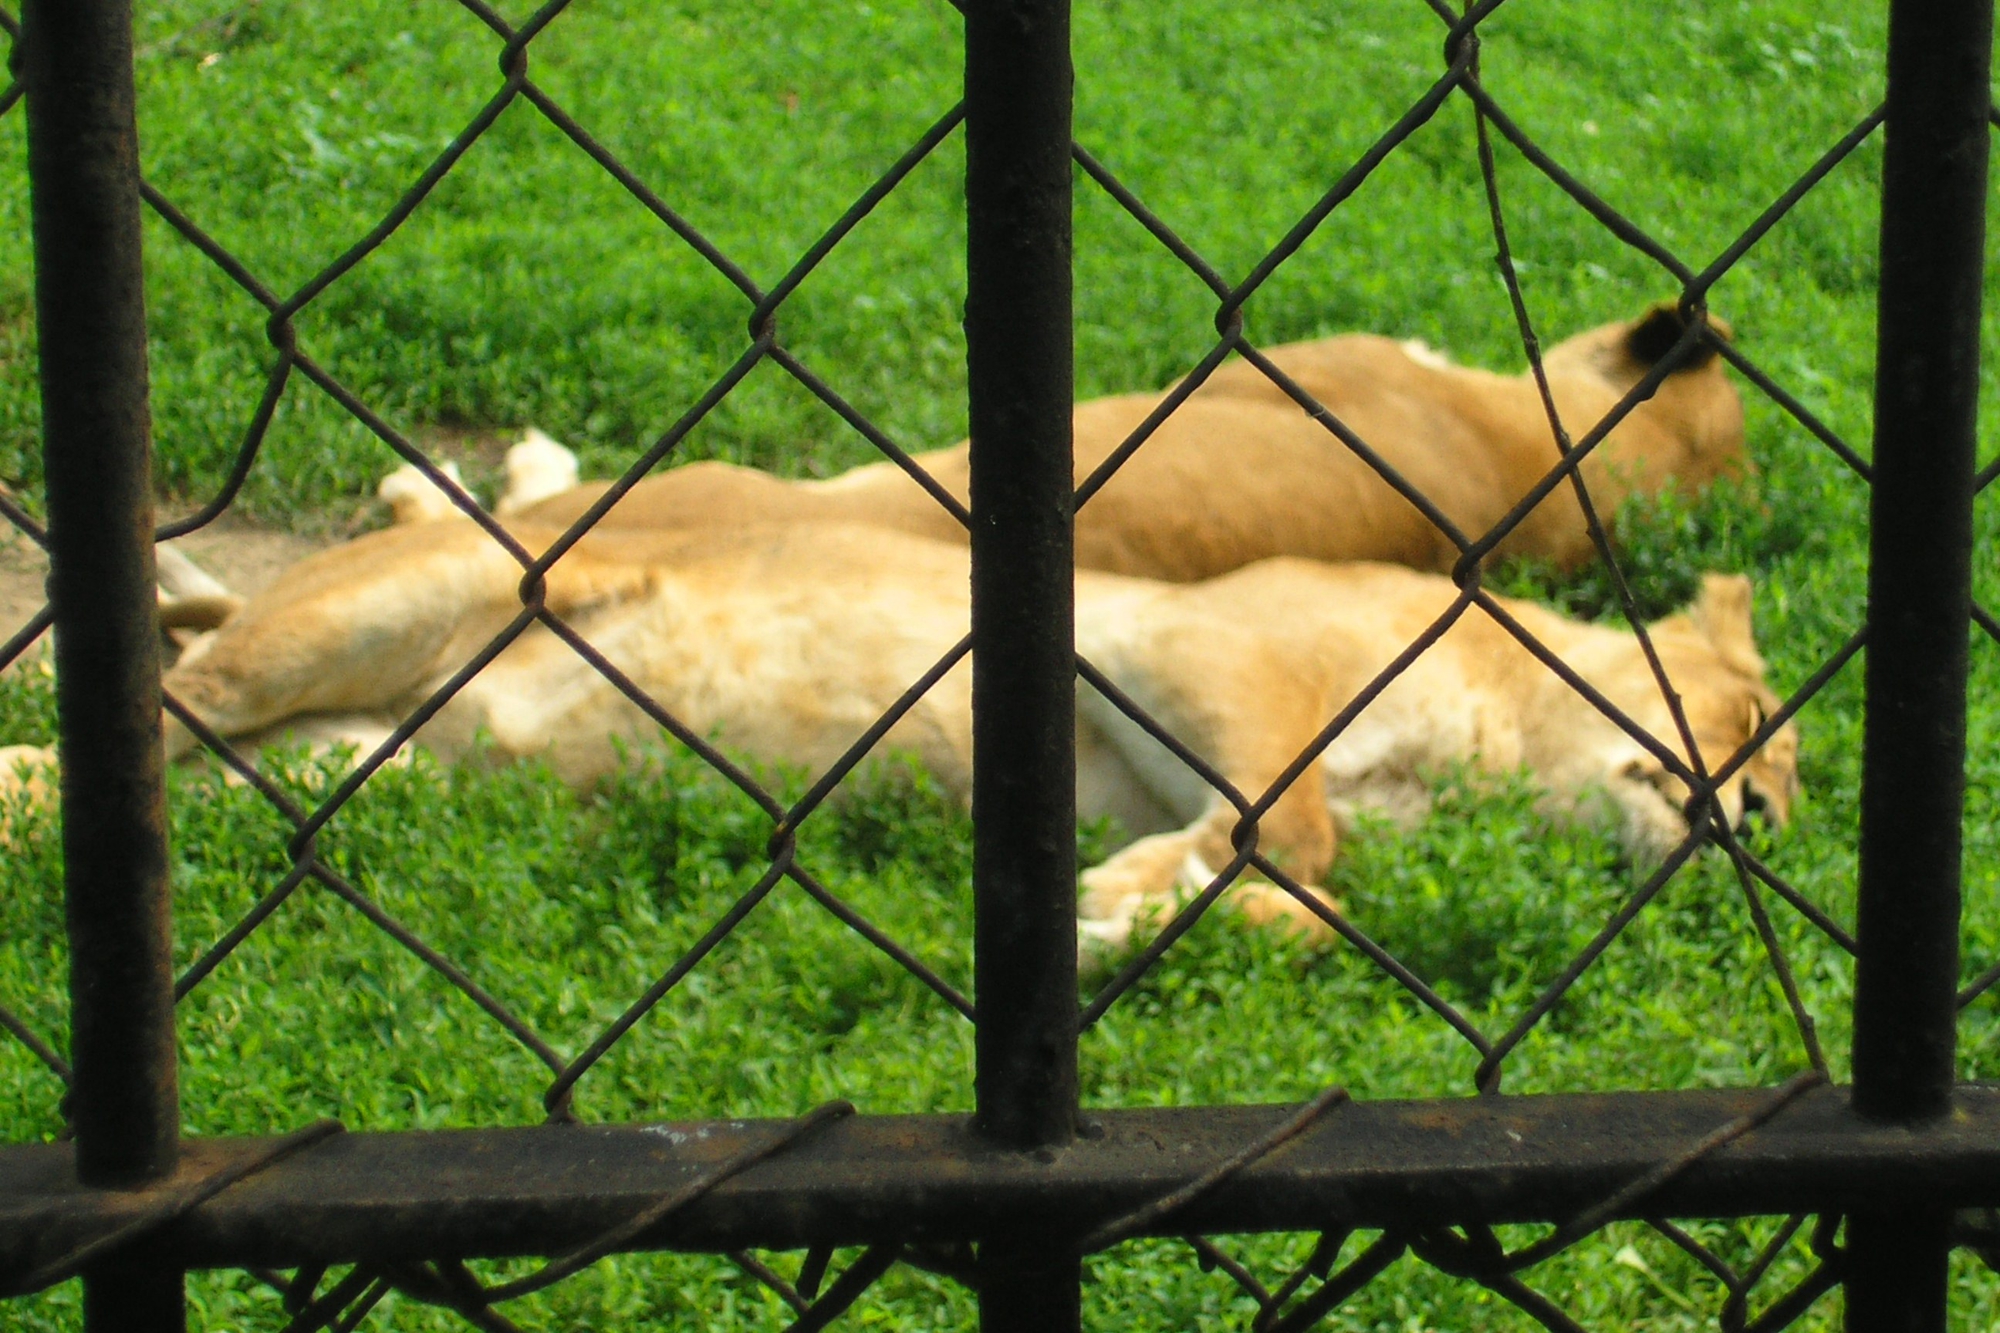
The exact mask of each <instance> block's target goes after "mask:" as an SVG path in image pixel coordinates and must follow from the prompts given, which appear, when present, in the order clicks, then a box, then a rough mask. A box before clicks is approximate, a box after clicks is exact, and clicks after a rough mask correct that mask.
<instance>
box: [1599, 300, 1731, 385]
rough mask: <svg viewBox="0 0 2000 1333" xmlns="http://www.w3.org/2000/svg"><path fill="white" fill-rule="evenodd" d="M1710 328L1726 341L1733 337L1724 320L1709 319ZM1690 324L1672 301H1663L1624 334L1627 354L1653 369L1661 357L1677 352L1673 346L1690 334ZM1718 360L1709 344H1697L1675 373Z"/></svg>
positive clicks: (1631, 325) (1633, 323)
mask: <svg viewBox="0 0 2000 1333" xmlns="http://www.w3.org/2000/svg"><path fill="white" fill-rule="evenodd" d="M1708 325H1709V327H1710V328H1712V329H1714V330H1716V332H1718V333H1720V334H1721V335H1722V336H1723V337H1724V338H1728V337H1729V336H1730V329H1729V326H1728V325H1727V324H1725V323H1723V322H1722V321H1721V320H1719V319H1716V318H1714V317H1710V319H1709V321H1708ZM1687 327H1688V322H1687V320H1685V319H1683V318H1682V317H1681V312H1680V307H1679V306H1677V305H1675V304H1674V303H1673V302H1672V301H1661V302H1659V303H1658V304H1656V305H1654V306H1652V307H1651V308H1650V309H1648V310H1647V311H1646V313H1645V314H1643V315H1641V316H1639V318H1637V319H1635V320H1633V321H1632V323H1631V324H1630V325H1629V326H1627V328H1626V330H1625V354H1626V355H1627V356H1629V357H1631V358H1632V360H1633V361H1635V362H1637V363H1638V364H1639V365H1641V366H1645V367H1651V366H1653V365H1655V364H1657V363H1658V361H1659V360H1660V358H1661V357H1663V356H1665V355H1666V354H1667V353H1668V352H1671V351H1673V350H1674V344H1675V343H1677V342H1679V341H1680V340H1681V335H1682V334H1683V333H1686V332H1687ZM1714 359H1715V349H1714V348H1713V347H1710V346H1709V345H1708V344H1707V343H1697V344H1695V348H1694V350H1693V351H1692V352H1690V353H1688V356H1687V359H1686V360H1684V361H1682V362H1681V363H1680V365H1679V366H1678V367H1676V371H1675V373H1679V372H1680V371H1683V370H1698V369H1700V368H1701V367H1703V366H1705V365H1707V364H1708V363H1709V362H1710V361H1713V360H1714Z"/></svg>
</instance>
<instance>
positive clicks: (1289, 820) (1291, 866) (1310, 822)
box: [1077, 772, 1340, 954]
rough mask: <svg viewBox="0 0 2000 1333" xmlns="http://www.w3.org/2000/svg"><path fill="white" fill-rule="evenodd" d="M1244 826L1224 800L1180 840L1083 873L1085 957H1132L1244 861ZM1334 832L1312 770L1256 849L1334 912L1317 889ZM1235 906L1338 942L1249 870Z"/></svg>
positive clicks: (1230, 894) (1260, 831)
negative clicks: (1136, 947)
mask: <svg viewBox="0 0 2000 1333" xmlns="http://www.w3.org/2000/svg"><path fill="white" fill-rule="evenodd" d="M1240 821H1241V816H1240V815H1239V814H1238V812H1237V810H1236V808H1235V806H1233V805H1231V804H1229V803H1228V802H1226V801H1224V800H1223V799H1222V798H1220V797H1217V798H1216V799H1215V800H1214V801H1213V802H1212V803H1211V804H1210V806H1209V808H1208V810H1207V812H1206V813H1204V814H1203V815H1202V817H1201V818H1200V819H1198V820H1196V821H1195V822H1194V823H1192V824H1190V825H1188V826H1187V827H1186V828H1182V829H1176V830H1174V831H1173V832H1171V833H1157V834H1154V835H1153V836H1152V837H1148V838H1141V839H1139V841H1137V842H1135V843H1132V844H1131V845H1130V846H1128V847H1126V848H1124V849H1123V850H1121V851H1119V852H1118V853H1117V854H1116V855H1114V856H1112V857H1111V859H1109V860H1108V861H1106V862H1104V863H1103V864H1102V865H1099V866H1095V867H1093V868H1091V869H1089V870H1086V871H1084V872H1083V875H1082V876H1081V883H1082V885H1083V897H1082V900H1081V901H1080V902H1079V903H1078V909H1077V914H1078V921H1077V934H1078V939H1079V944H1080V947H1081V949H1082V951H1083V952H1084V953H1085V954H1090V953H1093V952H1098V951H1102V952H1106V953H1115V952H1117V951H1119V950H1121V949H1124V948H1125V947H1126V946H1127V945H1128V944H1129V943H1130V942H1131V938H1132V932H1133V930H1134V928H1135V927H1136V926H1138V925H1139V924H1140V923H1141V922H1142V921H1146V920H1149V919H1150V920H1152V921H1153V922H1154V924H1155V926H1158V925H1164V924H1165V922H1166V920H1167V919H1168V918H1170V917H1171V916H1172V915H1173V913H1174V912H1175V911H1176V910H1177V909H1178V907H1179V904H1180V903H1181V902H1183V901H1185V900H1186V899H1187V898H1189V897H1192V896H1193V895H1195V894H1198V893H1200V892H1202V891H1203V890H1204V889H1206V888H1208V887H1209V885H1210V884H1212V883H1213V882H1214V880H1215V877H1216V875H1217V874H1219V873H1220V872H1221V871H1222V870H1223V869H1225V868H1226V867H1228V866H1229V865H1230V863H1231V862H1232V861H1234V860H1235V859H1236V856H1237V853H1236V848H1235V845H1234V841H1233V839H1234V836H1235V832H1236V828H1237V825H1238V824H1239V823H1240ZM1334 840H1335V835H1334V826H1333V819H1332V816H1331V814H1330V813H1329V812H1328V810H1327V807H1326V802H1325V800H1324V797H1323V794H1322V791H1321V784H1320V782H1319V777H1318V774H1317V772H1308V773H1307V774H1306V775H1304V776H1302V777H1301V778H1300V779H1299V780H1298V782H1296V783H1294V784H1293V786H1292V788H1291V789H1290V790H1288V791H1286V792H1285V793H1284V794H1283V795H1282V796H1281V797H1280V798H1279V799H1278V800H1277V801H1276V802H1275V803H1274V804H1273V805H1272V807H1271V809H1269V810H1268V811H1266V812H1265V813H1264V814H1263V816H1262V817H1261V818H1260V819H1259V820H1258V821H1257V849H1258V851H1259V852H1261V853H1262V854H1263V855H1264V856H1265V857H1267V858H1268V859H1269V860H1270V861H1272V862H1273V863H1274V864H1275V865H1276V866H1277V867H1278V869H1279V870H1281V871H1283V872H1284V873H1285V875H1286V876H1287V877H1289V878H1291V879H1293V880H1294V881H1296V882H1297V883H1298V884H1299V885H1301V886H1302V887H1303V888H1304V889H1305V890H1306V892H1307V893H1308V894H1309V895H1310V896H1311V897H1312V898H1313V899H1315V900H1316V901H1317V902H1318V903H1319V904H1320V906H1321V907H1323V908H1324V909H1325V910H1326V911H1328V912H1338V911H1339V910H1340V904H1339V903H1338V902H1337V901H1335V899H1334V898H1333V897H1332V896H1331V895H1329V894H1327V893H1325V892H1323V891H1322V890H1320V889H1318V888H1316V887H1314V883H1315V881H1317V880H1318V879H1319V878H1320V877H1321V876H1322V875H1324V874H1325V873H1326V869H1327V867H1328V865H1330V864H1331V863H1332V860H1333V852H1334ZM1227 901H1228V902H1229V903H1230V904H1231V906H1233V907H1234V908H1235V909H1236V910H1238V911H1240V912H1241V913H1242V914H1243V915H1244V917H1245V918H1246V919H1247V920H1249V921H1250V922H1252V923H1253V924H1256V925H1260V926H1267V925H1280V924H1282V925H1285V926H1288V927H1290V928H1292V929H1295V930H1297V931H1299V932H1300V933H1301V934H1303V935H1305V936H1306V937H1307V938H1308V939H1311V940H1314V941H1330V940H1331V939H1332V938H1333V928H1332V927H1331V926H1330V925H1328V924H1327V922H1326V920H1325V918H1324V917H1323V916H1322V915H1321V914H1320V913H1319V912H1316V911H1314V910H1313V909H1312V908H1311V907H1308V906H1307V905H1306V904H1305V903H1303V902H1301V901H1300V900H1299V899H1298V898H1296V897H1294V896H1293V895H1292V894H1291V893H1290V892H1288V891H1287V890H1285V889H1284V888H1281V887H1280V886H1278V885H1276V884H1273V883H1271V882H1270V881H1269V880H1268V879H1266V878H1264V877H1263V876H1262V875H1260V874H1259V873H1258V872H1257V870H1256V869H1254V868H1251V867H1245V868H1244V869H1243V870H1242V871H1241V872H1240V873H1239V874H1238V875H1237V877H1236V880H1235V882H1234V884H1233V885H1232V886H1231V887H1230V888H1229V890H1228V891H1227Z"/></svg>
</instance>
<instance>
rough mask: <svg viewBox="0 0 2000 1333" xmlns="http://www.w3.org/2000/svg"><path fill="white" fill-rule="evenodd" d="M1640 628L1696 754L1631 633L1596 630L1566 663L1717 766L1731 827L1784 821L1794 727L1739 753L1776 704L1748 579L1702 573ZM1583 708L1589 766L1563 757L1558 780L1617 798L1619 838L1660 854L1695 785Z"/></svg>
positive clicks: (1660, 735)
mask: <svg viewBox="0 0 2000 1333" xmlns="http://www.w3.org/2000/svg"><path fill="white" fill-rule="evenodd" d="M1648 635H1649V637H1650V639H1651V641H1652V644H1653V647H1654V650H1655V651H1656V652H1657V653H1658V655H1659V664H1660V668H1661V669H1662V670H1663V671H1664V673H1665V675H1666V678H1667V679H1668V680H1669V681H1670V682H1671V683H1672V686H1673V689H1674V692H1675V693H1676V695H1678V697H1679V703H1680V709H1681V715H1682V717H1683V718H1684V719H1685V721H1686V724H1687V735H1689V736H1691V737H1692V738H1693V741H1694V749H1695V753H1696V757H1698V760H1699V762H1698V763H1696V762H1694V757H1691V756H1689V754H1688V747H1687V744H1686V741H1685V739H1684V737H1683V734H1682V731H1681V727H1680V725H1679V723H1678V722H1677V720H1676V718H1675V716H1674V713H1673V710H1672V709H1670V708H1669V707H1668V705H1667V702H1666V699H1665V698H1664V697H1663V695H1662V693H1661V691H1660V687H1659V683H1658V678H1657V676H1656V675H1655V673H1654V670H1653V667H1652V664H1651V663H1650V662H1648V661H1647V659H1646V656H1645V653H1644V650H1643V649H1642V648H1641V647H1640V644H1639V642H1638V640H1637V638H1636V637H1634V636H1632V635H1629V634H1621V635H1617V636H1615V637H1607V638H1605V639H1601V640H1598V641H1597V642H1596V644H1595V645H1594V646H1593V648H1592V650H1591V651H1590V653H1589V660H1588V661H1575V662H1573V665H1575V666H1576V667H1577V668H1578V669H1579V671H1580V672H1581V673H1582V674H1583V676H1584V677H1585V678H1586V679H1587V680H1589V681H1590V682H1591V684H1593V685H1595V686H1596V687H1597V688H1598V689H1599V690H1601V691H1602V692H1603V694H1604V695H1605V697H1606V698H1607V699H1609V700H1610V701H1611V702H1612V703H1613V704H1615V705H1617V706H1618V707H1619V708H1620V709H1622V710H1623V711H1624V712H1625V713H1626V714H1627V715H1628V716H1629V717H1630V718H1631V719H1632V720H1633V721H1634V722H1636V723H1637V724H1638V725H1639V726H1640V727H1642V728H1644V729H1645V730H1646V731H1647V732H1648V733H1650V734H1651V735H1652V736H1653V737H1655V738H1656V739H1657V740H1658V741H1659V742H1661V743H1662V744H1663V745H1664V746H1665V748H1666V749H1668V750H1670V751H1671V752H1672V753H1674V754H1675V755H1677V756H1679V757H1680V758H1681V759H1682V761H1683V762H1684V763H1686V764H1687V766H1688V767H1690V768H1694V769H1698V770H1705V771H1706V772H1708V773H1710V774H1714V773H1719V772H1724V771H1727V773H1728V776H1727V778H1726V779H1725V780H1724V781H1723V782H1722V784H1721V785H1720V787H1718V788H1717V790H1716V799H1717V801H1718V803H1719V804H1720V807H1721V814H1722V817H1723V819H1724V820H1725V821H1727V823H1728V824H1729V826H1730V827H1731V828H1735V829H1742V828H1743V827H1744V826H1745V825H1746V824H1747V823H1748V821H1749V820H1750V819H1752V818H1753V817H1756V818H1762V819H1766V820H1769V821H1770V822H1771V823H1773V824H1778V825H1783V824H1785V823H1786V822H1788V821H1789V820H1790V818H1791V813H1792V805H1793V802H1794V801H1795V800H1796V799H1797V797H1798V793H1799V779H1798V747H1799V742H1798V731H1797V729H1796V728H1795V727H1794V726H1793V725H1792V724H1791V723H1790V722H1786V723H1785V724H1784V725H1783V726H1782V727H1779V728H1778V729H1777V730H1776V731H1775V732H1773V733H1772V734H1771V735H1770V736H1769V737H1768V738H1767V739H1765V741H1764V742H1763V744H1762V745H1760V746H1759V747H1758V748H1757V750H1756V751H1755V752H1754V753H1752V754H1750V755H1749V756H1748V757H1747V758H1743V759H1741V760H1739V759H1738V755H1739V752H1741V751H1742V750H1743V749H1744V747H1745V746H1746V745H1748V744H1749V743H1750V741H1751V740H1752V739H1753V738H1754V737H1756V736H1757V734H1758V733H1759V732H1760V731H1761V730H1763V728H1764V726H1765V724H1766V723H1767V721H1768V720H1769V719H1770V717H1771V716H1772V715H1773V714H1774V713H1775V712H1776V711H1777V710H1778V708H1779V706H1780V701H1779V699H1778V697H1777V696H1776V695H1775V694H1774V693H1772V691H1771V690H1770V688H1769V687H1768V686H1767V685H1766V684H1765V683H1764V661H1763V658H1761V657H1760V656H1759V655H1758V653H1757V647H1756V643H1755V642H1754V640H1753V639H1752V637H1751V628H1750V580H1748V579H1747V578H1744V577H1743V576H1742V575H1731V574H1709V575H1706V576H1704V578H1703V579H1702V586H1701V592H1700V595H1699V596H1698V597H1697V598H1696V599H1695V602H1694V604H1693V605H1692V606H1690V607H1689V608H1688V609H1687V610H1685V611H1683V612H1681V613H1679V614H1676V615H1671V616H1668V617H1666V618H1665V619H1664V620H1660V621H1658V622H1656V623H1654V624H1653V625H1652V626H1650V627H1649V629H1648ZM1574 697H1575V696H1573V695H1572V698H1574ZM1578 702H1579V703H1581V702H1582V701H1581V700H1578ZM1584 706H1585V707H1590V706H1589V705H1587V704H1585V705H1584ZM1590 711H1591V719H1590V721H1589V722H1588V724H1587V727H1588V732H1589V733H1590V734H1591V735H1592V736H1593V737H1594V743H1592V744H1590V745H1588V746H1586V747H1581V748H1583V749H1584V750H1585V752H1586V753H1587V760H1586V762H1587V763H1588V765H1589V768H1590V769H1591V772H1589V773H1585V772H1582V771H1580V769H1579V768H1578V767H1572V768H1571V770H1570V772H1569V774H1568V775H1567V776H1568V777H1569V779H1570V782H1566V783H1562V784H1559V785H1564V786H1568V785H1571V784H1572V783H1573V784H1575V785H1576V786H1579V787H1597V788H1600V789H1601V790H1602V791H1603V792H1604V793H1605V794H1606V795H1608V796H1609V797H1610V798H1611V799H1612V800H1613V801H1614V802H1615V803H1616V805H1617V807H1618V810H1617V812H1616V813H1617V815H1618V816H1619V818H1620V820H1621V822H1622V826H1623V828H1622V831H1623V833H1624V840H1625V843H1626V845H1627V846H1628V847H1630V848H1632V849H1633V850H1634V851H1635V852H1639V853H1641V854H1651V855H1654V856H1662V855H1665V854H1667V853H1668V852H1670V851H1672V850H1673V849H1674V848H1676V847H1678V846H1679V845H1680V844H1681V842H1682V841H1684V840H1685V839H1686V837H1687V833H1688V827H1689V825H1688V818H1689V814H1690V810H1689V802H1690V800H1691V798H1692V797H1693V795H1694V792H1693V789H1692V788H1691V787H1690V785H1689V784H1688V783H1687V782H1686V781H1685V780H1683V779H1682V778H1681V777H1679V776H1677V775H1676V774H1675V773H1674V772H1673V771H1672V769H1671V767H1670V766H1669V765H1668V764H1667V762H1666V761H1665V760H1664V759H1663V758H1662V757H1661V756H1660V755H1659V754H1658V753H1656V752H1654V750H1652V749H1651V748H1650V747H1648V746H1646V745H1645V744H1643V743H1641V742H1640V741H1639V740H1638V739H1636V738H1634V737H1633V736H1631V735H1630V734H1628V733H1626V732H1625V731H1624V730H1623V729H1622V728H1619V727H1618V726H1617V725H1615V724H1614V723H1612V722H1611V721H1610V720H1609V719H1607V718H1605V717H1603V715H1602V714H1600V713H1598V712H1597V711H1596V710H1595V708H1591V709H1590ZM1577 758H1578V759H1584V758H1585V755H1583V754H1579V755H1577Z"/></svg>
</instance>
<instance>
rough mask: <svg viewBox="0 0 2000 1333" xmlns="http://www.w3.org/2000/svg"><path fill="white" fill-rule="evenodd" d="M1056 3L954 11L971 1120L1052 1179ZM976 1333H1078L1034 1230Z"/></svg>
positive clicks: (993, 1291)
mask: <svg viewBox="0 0 2000 1333" xmlns="http://www.w3.org/2000/svg"><path fill="white" fill-rule="evenodd" d="M1071 82H1072V74H1071V69H1070V56H1069V4H1068V0H973V2H972V3H968V4H967V5H966V6H965V123H966V167H965V197H966V212H967V235H966V299H965V331H966V365H967V380H968V398H969V406H970V411H971V425H972V430H971V435H972V457H971V497H970V498H971V502H972V505H971V508H972V532H971V536H972V636H973V658H972V716H973V780H972V793H973V795H972V813H973V827H974V830H975V832H974V843H973V870H972V882H973V894H974V900H975V905H974V946H975V954H974V964H973V986H974V991H975V995H974V1004H975V1005H976V1007H977V1010H978V1035H977V1037H976V1043H975V1049H976V1054H977V1069H976V1071H975V1074H974V1091H975V1100H976V1104H977V1108H978V1109H977V1114H976V1117H975V1119H976V1123H977V1126H978V1130H979V1132H980V1134H981V1135H982V1136H983V1137H984V1138H985V1139H986V1140H987V1141H988V1142H990V1143H992V1144H994V1145H996V1146H998V1147H1000V1148H1003V1149H1008V1150H1012V1151H1014V1152H1018V1153H1023V1154H1029V1157H1028V1159H1027V1160H1029V1161H1031V1162H1036V1161H1038V1158H1037V1156H1036V1155H1037V1154H1038V1155H1039V1164H1041V1165H1044V1166H1049V1165H1052V1163H1053V1155H1054V1152H1055V1151H1056V1150H1059V1149H1061V1148H1062V1147H1063V1146H1064V1145H1066V1144H1068V1143H1069V1142H1070V1140H1071V1138H1072V1137H1073V1136H1074V1134H1075V1128H1076V1098H1077V1074H1076V1040H1077V1004H1076V843H1075V836H1076V732H1075V728H1076V722H1075V689H1076V677H1075V650H1074V635H1073V633H1072V628H1071V627H1072V621H1073V615H1072V612H1073V603H1074V592H1073V587H1072V575H1071V547H1072V520H1073V508H1074V506H1073V501H1072V498H1071V496H1072V488H1073V484H1074V483H1073V480H1072V469H1071V452H1070V443H1071V441H1070V403H1071V400H1072V397H1073V391H1074V370H1073V364H1072V356H1071V337H1070V318H1071V313H1070V293H1071V275H1070V98H1071ZM981 1240H982V1244H981V1249H980V1264H981V1269H982V1272H983V1274H984V1277H983V1280H982V1283H981V1296H980V1322H981V1326H982V1327H983V1328H985V1329H987V1330H990V1331H991V1333H1007V1331H1009V1330H1016V1329H1019V1330H1030V1329H1032V1330H1038V1331H1045V1330H1061V1329H1065V1328H1071V1329H1073V1328H1076V1327H1078V1326H1079V1322H1080V1320H1081V1318H1082V1315H1081V1307H1080V1304H1079V1301H1080V1289H1079V1285H1078V1284H1079V1276H1080V1270H1079V1267H1078V1262H1077V1259H1076V1256H1075V1254H1074V1252H1073V1251H1072V1249H1071V1248H1070V1246H1069V1243H1068V1239H1067V1238H1066V1237H1065V1236H1063V1235H1062V1234H1060V1233H1051V1232H1050V1231H1049V1230H1048V1228H1047V1227H1045V1226H1043V1227H1029V1228H1026V1229H1021V1228H1005V1229H1002V1230H998V1231H994V1232H991V1233H988V1234H985V1235H984V1236H982V1238H981Z"/></svg>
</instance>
